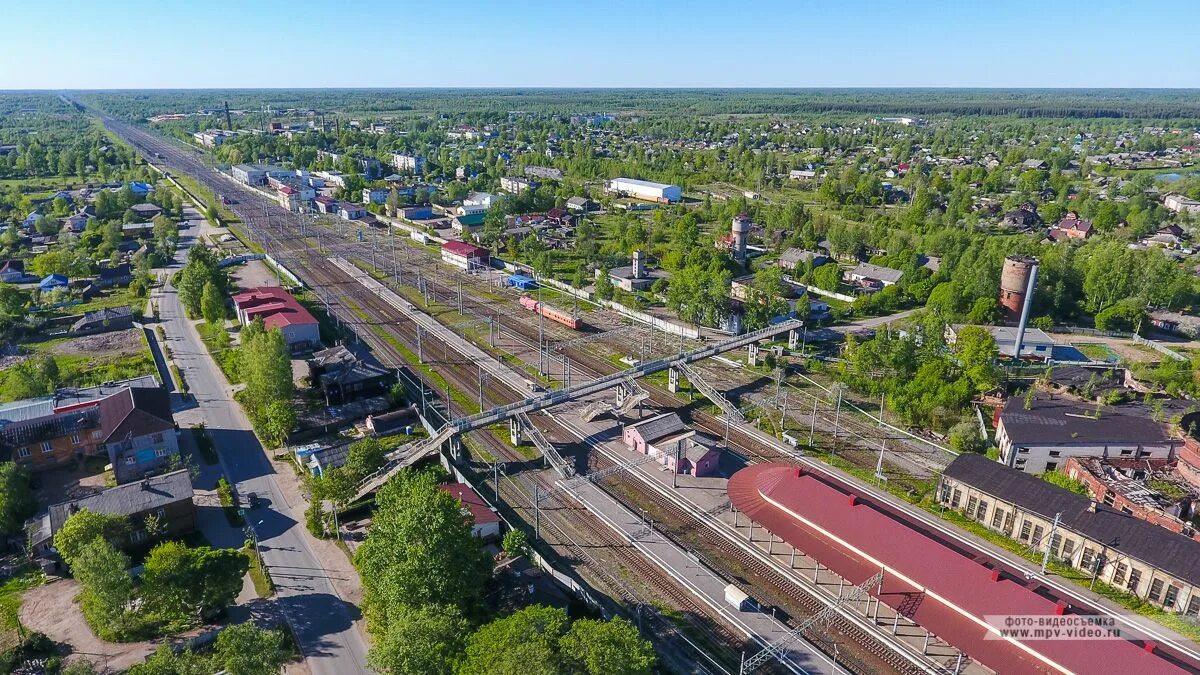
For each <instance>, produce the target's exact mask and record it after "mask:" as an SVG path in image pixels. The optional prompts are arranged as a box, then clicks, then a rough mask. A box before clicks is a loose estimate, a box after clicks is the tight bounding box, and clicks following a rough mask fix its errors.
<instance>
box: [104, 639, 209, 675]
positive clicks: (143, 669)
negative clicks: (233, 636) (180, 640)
mask: <svg viewBox="0 0 1200 675" xmlns="http://www.w3.org/2000/svg"><path fill="white" fill-rule="evenodd" d="M213 672H215V669H214V668H213V664H212V659H210V658H208V657H207V656H204V655H201V654H197V653H195V652H193V651H192V650H190V649H185V650H184V651H182V652H180V653H178V654H177V653H175V650H174V649H172V648H171V645H168V644H163V645H160V646H159V648H158V649H156V650H155V651H154V653H153V654H151V655H150V658H148V659H146V661H145V663H138V664H135V665H133V666H132V667H130V668H129V670H127V671H125V673H126V675H212V673H213Z"/></svg>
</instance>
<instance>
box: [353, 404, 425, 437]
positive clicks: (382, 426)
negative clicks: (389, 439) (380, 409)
mask: <svg viewBox="0 0 1200 675" xmlns="http://www.w3.org/2000/svg"><path fill="white" fill-rule="evenodd" d="M420 422H421V418H420V416H419V415H418V414H417V406H416V405H410V406H408V407H407V408H400V409H399V410H393V411H391V412H387V413H382V414H380V415H367V419H366V420H365V421H364V423H363V426H365V427H366V429H367V431H369V432H370V433H371V435H372V436H391V435H393V434H398V433H400V432H402V431H405V429H406V428H408V427H411V426H414V425H416V424H420Z"/></svg>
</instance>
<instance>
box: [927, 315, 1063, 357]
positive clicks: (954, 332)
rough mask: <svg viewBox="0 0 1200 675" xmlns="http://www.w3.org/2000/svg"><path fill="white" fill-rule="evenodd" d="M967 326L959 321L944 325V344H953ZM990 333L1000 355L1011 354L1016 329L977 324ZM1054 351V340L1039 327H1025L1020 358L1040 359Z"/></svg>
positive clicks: (1014, 346)
mask: <svg viewBox="0 0 1200 675" xmlns="http://www.w3.org/2000/svg"><path fill="white" fill-rule="evenodd" d="M966 327H967V326H966V325H964V324H961V323H957V324H954V325H952V326H947V327H946V344H948V345H953V344H954V343H955V342H957V341H958V334H959V333H960V332H961V331H962V329H963V328H966ZM978 327H979V328H982V329H984V330H986V331H987V332H989V333H991V334H992V338H994V339H995V340H996V351H998V352H1000V355H1001V356H1013V350H1014V349H1015V348H1016V346H1017V329H1016V328H1015V327H1014V326H978ZM1053 351H1054V340H1053V339H1052V338H1051V337H1050V336H1049V335H1046V332H1045V331H1043V330H1042V329H1040V328H1031V327H1026V328H1025V335H1024V336H1023V337H1022V338H1021V358H1023V359H1029V358H1034V359H1041V360H1043V361H1045V360H1046V359H1048V358H1050V355H1051V353H1053Z"/></svg>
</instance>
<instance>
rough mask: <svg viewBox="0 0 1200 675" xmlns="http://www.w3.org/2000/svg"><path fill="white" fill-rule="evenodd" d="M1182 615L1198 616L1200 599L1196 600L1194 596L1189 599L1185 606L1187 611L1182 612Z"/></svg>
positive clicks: (1199, 613)
mask: <svg viewBox="0 0 1200 675" xmlns="http://www.w3.org/2000/svg"><path fill="white" fill-rule="evenodd" d="M1183 613H1184V614H1187V615H1188V616H1196V615H1200V598H1197V597H1196V596H1194V595H1193V596H1192V597H1191V598H1189V599H1188V604H1187V609H1186V610H1184V612H1183Z"/></svg>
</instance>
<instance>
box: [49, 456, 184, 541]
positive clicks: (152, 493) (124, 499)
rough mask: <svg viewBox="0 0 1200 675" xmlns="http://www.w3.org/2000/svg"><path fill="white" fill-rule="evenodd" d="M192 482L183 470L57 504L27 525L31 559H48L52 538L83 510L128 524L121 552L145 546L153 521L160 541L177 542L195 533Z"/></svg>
mask: <svg viewBox="0 0 1200 675" xmlns="http://www.w3.org/2000/svg"><path fill="white" fill-rule="evenodd" d="M192 497H193V492H192V478H191V476H190V475H189V473H188V471H187V470H186V469H181V470H179V471H172V472H170V473H164V474H162V475H159V476H153V477H150V478H146V479H144V480H141V481H138V482H135V483H127V484H125V485H118V486H117V487H114V488H109V489H107V490H104V491H103V492H99V493H96V494H94V495H90V496H88V497H82V498H80V499H74V500H71V501H65V502H60V503H58V504H54V505H53V506H51V507H50V509H49V511H48V513H47V514H46V515H45V516H43V517H41V518H36V519H34V520H33V521H31V525H32V527H30V544H31V547H32V550H33V551H32V552H33V555H34V556H36V557H41V558H48V557H50V556H52V555H53V554H54V535H55V534H57V533H58V531H59V530H61V529H62V527H63V524H64V523H66V522H67V519H68V518H70V517H71V515H72V514H75V513H78V512H79V511H83V510H87V511H91V512H92V513H101V514H104V515H109V516H123V517H124V518H125V520H126V522H128V523H129V526H130V532H129V539H128V540H126V541H125V542H122V543H123V544H124V546H123V547H124V548H126V549H130V550H132V549H137V548H141V547H144V546H145V545H147V544H148V543H149V539H150V533H149V532H147V528H146V523H147V521H148V520H149V519H151V518H153V519H154V520H156V521H157V526H158V527H159V528H160V529H161V532H162V534H161V537H162V538H163V539H178V538H181V537H184V536H187V535H188V534H190V533H191V532H192V531H193V530H195V529H196V509H195V505H194V503H193V501H192Z"/></svg>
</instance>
